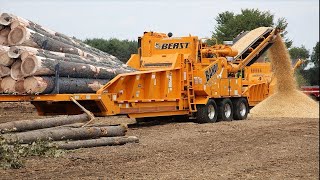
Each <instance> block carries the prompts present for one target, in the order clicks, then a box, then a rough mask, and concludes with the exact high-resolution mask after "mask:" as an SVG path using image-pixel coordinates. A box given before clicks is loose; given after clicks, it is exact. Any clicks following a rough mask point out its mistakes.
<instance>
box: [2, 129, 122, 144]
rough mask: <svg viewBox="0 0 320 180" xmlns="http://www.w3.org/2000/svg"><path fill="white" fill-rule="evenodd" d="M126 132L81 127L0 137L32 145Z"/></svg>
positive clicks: (109, 135) (120, 134)
mask: <svg viewBox="0 0 320 180" xmlns="http://www.w3.org/2000/svg"><path fill="white" fill-rule="evenodd" d="M126 131H127V128H126V127H125V126H105V127H82V128H70V127H61V128H56V127H55V128H48V129H38V130H33V131H27V132H20V133H11V134H3V135H2V137H3V138H4V139H5V140H6V141H7V142H9V143H22V144H26V143H32V142H35V141H37V140H41V141H47V140H53V141H61V140H79V139H91V138H98V137H115V136H124V135H125V133H126Z"/></svg>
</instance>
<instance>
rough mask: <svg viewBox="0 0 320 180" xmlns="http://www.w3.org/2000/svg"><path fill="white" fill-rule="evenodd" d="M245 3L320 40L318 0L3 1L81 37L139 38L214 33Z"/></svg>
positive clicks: (307, 38)
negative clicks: (221, 18)
mask: <svg viewBox="0 0 320 180" xmlns="http://www.w3.org/2000/svg"><path fill="white" fill-rule="evenodd" d="M243 8H258V9H259V10H263V11H267V10H268V11H270V12H271V13H272V14H274V15H275V17H276V18H279V17H285V18H286V19H287V22H288V23H289V26H288V28H287V30H288V37H289V38H290V39H292V40H293V41H294V44H293V45H294V46H301V45H305V46H306V48H307V49H309V50H311V49H312V48H313V47H314V46H315V44H316V42H317V41H319V1H318V0H301V1H298V0H234V1H231V0H220V1H216V0H195V1H192V0H157V1H155V0H149V1H148V0H109V1H108V0H104V1H103V0H51V1H50V0H0V12H9V13H13V14H16V15H19V16H22V17H24V18H26V19H29V20H32V21H34V22H37V23H39V24H41V25H43V26H46V27H48V28H50V29H53V30H55V31H58V32H61V33H64V34H67V35H69V36H75V37H77V38H79V39H86V38H94V37H97V38H113V37H115V38H119V39H130V40H133V39H137V37H138V36H141V35H142V33H143V32H144V31H150V30H152V31H158V32H166V33H167V32H172V33H173V34H174V35H175V36H184V35H188V34H192V35H196V36H199V37H210V36H211V31H212V30H213V29H214V27H215V25H216V22H215V20H214V18H215V17H216V16H217V14H218V13H221V12H224V11H233V12H236V13H238V12H240V10H241V9H243Z"/></svg>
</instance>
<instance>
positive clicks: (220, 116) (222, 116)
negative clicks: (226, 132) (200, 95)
mask: <svg viewBox="0 0 320 180" xmlns="http://www.w3.org/2000/svg"><path fill="white" fill-rule="evenodd" d="M227 104H229V105H230V108H231V113H230V116H229V117H226V115H225V113H224V108H225V106H226V105H227ZM218 107H219V114H218V120H219V121H232V119H233V103H232V101H231V100H230V99H229V98H225V99H221V101H220V102H219V103H218Z"/></svg>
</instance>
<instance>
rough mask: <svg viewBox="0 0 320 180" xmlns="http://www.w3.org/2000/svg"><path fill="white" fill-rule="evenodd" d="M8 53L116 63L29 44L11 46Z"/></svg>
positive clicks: (73, 60)
mask: <svg viewBox="0 0 320 180" xmlns="http://www.w3.org/2000/svg"><path fill="white" fill-rule="evenodd" d="M7 54H8V56H9V57H10V58H19V57H20V58H21V59H25V58H26V56H28V55H36V56H40V57H45V58H50V59H56V60H61V61H69V62H77V63H85V64H91V65H100V66H114V65H116V64H115V63H114V62H113V61H111V62H110V61H108V59H103V58H99V59H98V60H97V59H95V58H85V57H82V56H79V55H75V54H68V53H61V52H54V51H48V50H44V49H37V48H33V47H28V46H11V47H10V49H9V51H8V53H7ZM122 67H127V65H125V64H122Z"/></svg>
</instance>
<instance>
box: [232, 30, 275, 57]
mask: <svg viewBox="0 0 320 180" xmlns="http://www.w3.org/2000/svg"><path fill="white" fill-rule="evenodd" d="M272 30H273V28H271V27H260V28H257V29H254V30H252V31H250V32H248V33H247V34H246V35H245V36H243V37H242V38H241V39H239V40H238V41H237V42H236V43H235V44H234V45H233V46H232V48H234V49H236V50H238V55H237V56H235V57H234V59H235V60H237V59H239V58H240V59H245V57H242V56H243V55H245V54H246V53H248V50H249V48H255V47H254V46H255V44H256V43H257V42H258V41H259V40H260V39H261V38H263V37H264V36H265V35H266V34H268V33H270V32H271V31H272Z"/></svg>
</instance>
